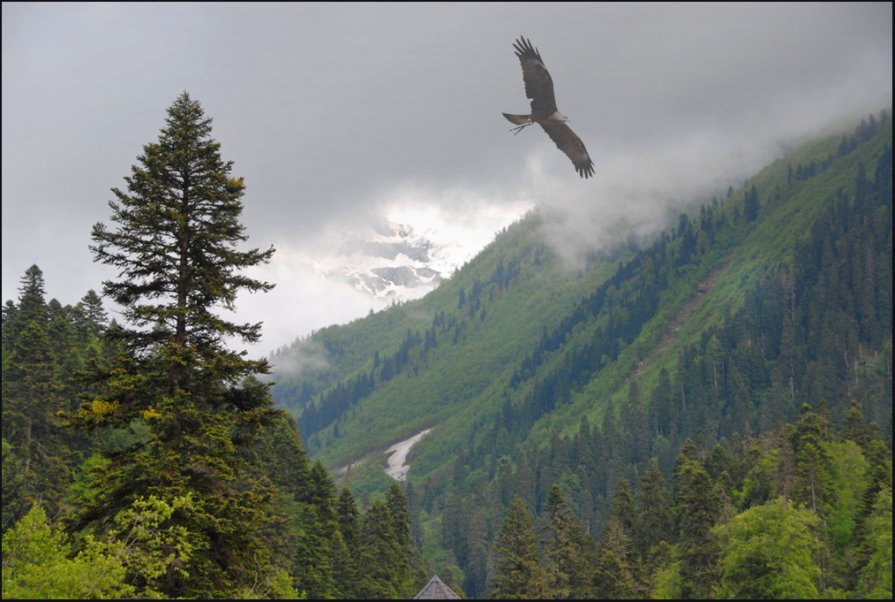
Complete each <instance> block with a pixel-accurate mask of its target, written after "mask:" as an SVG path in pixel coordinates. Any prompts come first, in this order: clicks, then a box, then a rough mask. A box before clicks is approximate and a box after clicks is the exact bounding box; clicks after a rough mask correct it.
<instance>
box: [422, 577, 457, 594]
mask: <svg viewBox="0 0 895 602" xmlns="http://www.w3.org/2000/svg"><path fill="white" fill-rule="evenodd" d="M413 599H414V600H459V599H460V596H458V595H457V594H455V593H454V590H452V589H451V588H449V587H448V586H447V585H445V584H444V581H442V580H441V579H439V578H438V575H435V576H434V577H432V578H431V579H430V580H429V583H427V584H426V587H424V588H423V589H421V590H420V593H418V594H417V595H415V596H414V597H413Z"/></svg>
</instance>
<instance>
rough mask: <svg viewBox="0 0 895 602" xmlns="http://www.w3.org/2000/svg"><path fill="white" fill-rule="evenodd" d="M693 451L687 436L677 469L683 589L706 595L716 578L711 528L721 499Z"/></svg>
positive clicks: (686, 593)
mask: <svg viewBox="0 0 895 602" xmlns="http://www.w3.org/2000/svg"><path fill="white" fill-rule="evenodd" d="M687 443H690V445H687ZM694 451H695V446H693V445H692V442H690V440H689V439H688V440H687V441H686V442H685V444H684V447H683V449H682V451H681V454H680V455H679V456H678V460H677V462H676V463H675V469H674V518H675V524H676V527H677V546H678V557H679V559H680V560H681V569H680V574H681V592H680V593H681V596H682V597H684V598H706V597H709V596H710V594H711V591H712V587H713V586H714V583H715V579H716V572H717V568H716V555H717V544H716V542H715V539H714V536H713V535H712V532H711V529H712V527H713V526H714V524H715V521H716V520H717V518H718V515H719V512H720V504H721V502H720V500H719V498H718V494H717V493H716V491H715V485H714V483H713V482H712V480H711V477H709V474H708V472H706V470H705V468H703V466H702V464H701V463H700V462H699V461H698V460H696V459H695V458H694V456H692V455H690V454H692V453H693V452H694Z"/></svg>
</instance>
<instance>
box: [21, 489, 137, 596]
mask: <svg viewBox="0 0 895 602" xmlns="http://www.w3.org/2000/svg"><path fill="white" fill-rule="evenodd" d="M115 547H116V546H114V545H105V544H100V543H99V542H97V541H95V540H93V539H92V538H91V537H88V538H87V540H86V542H85V545H84V548H83V550H82V551H81V552H79V553H78V554H77V555H76V556H75V557H74V558H69V556H70V555H71V546H70V545H69V544H68V542H67V541H66V539H65V534H64V533H63V532H62V531H60V530H58V529H56V528H55V527H53V525H51V524H50V522H49V521H48V520H47V514H46V512H45V511H44V509H43V508H42V507H40V506H39V505H38V504H35V505H34V506H32V507H31V510H30V511H29V512H28V513H27V514H26V515H25V516H24V517H23V518H22V520H20V521H19V522H18V523H16V525H15V526H14V527H13V528H11V529H10V530H9V531H7V532H6V533H4V535H3V597H4V598H41V599H59V598H65V599H76V600H77V599H82V600H83V599H96V598H124V597H129V596H131V595H132V594H133V593H134V588H133V587H131V586H130V585H127V584H126V583H125V582H124V576H125V567H124V566H123V565H122V556H121V555H120V554H118V551H119V550H116V549H115Z"/></svg>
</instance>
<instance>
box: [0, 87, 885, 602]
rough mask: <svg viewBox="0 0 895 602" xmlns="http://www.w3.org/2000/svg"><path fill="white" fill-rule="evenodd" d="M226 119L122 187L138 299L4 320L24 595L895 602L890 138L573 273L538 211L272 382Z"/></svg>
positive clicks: (30, 273)
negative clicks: (235, 318) (399, 455)
mask: <svg viewBox="0 0 895 602" xmlns="http://www.w3.org/2000/svg"><path fill="white" fill-rule="evenodd" d="M211 124H212V121H211V119H210V118H208V117H207V116H205V114H204V111H203V109H202V107H201V105H200V103H199V102H198V101H196V100H195V99H193V98H191V97H190V95H189V94H188V93H186V92H184V93H183V94H181V95H180V96H178V98H177V99H176V100H175V101H174V102H173V104H172V105H171V106H170V107H169V108H168V111H167V115H166V116H165V121H164V127H163V128H162V129H161V131H160V134H159V137H158V140H156V141H153V142H150V143H148V144H146V145H145V146H144V147H143V149H142V150H143V152H142V154H140V155H139V156H138V157H137V160H136V163H135V164H134V166H133V167H132V169H131V171H130V173H129V174H128V175H127V176H125V177H124V185H123V186H122V187H121V188H113V189H112V193H113V200H112V201H110V203H109V208H110V212H109V214H108V215H103V216H97V220H99V221H97V223H96V225H95V226H94V227H93V230H92V231H91V232H90V233H89V243H87V242H86V241H85V244H89V247H90V250H91V251H92V253H93V256H94V259H95V260H96V261H97V262H101V263H104V264H107V265H109V266H112V267H114V268H115V269H116V271H117V274H118V276H117V278H116V279H112V280H108V281H105V282H103V283H97V288H96V289H93V290H88V291H86V293H85V294H84V295H83V297H82V298H81V299H80V300H78V301H75V300H69V302H72V301H73V302H74V303H73V304H71V303H70V304H65V305H63V303H61V302H60V301H57V300H56V299H49V300H47V298H46V297H47V295H46V283H45V282H44V276H43V272H42V271H41V269H40V267H38V266H37V265H32V266H30V267H27V269H25V270H24V273H23V276H22V277H21V280H20V287H19V295H18V298H17V299H15V300H8V301H6V302H5V305H4V307H3V310H2V436H3V440H2V446H3V456H2V461H3V470H2V496H3V499H2V532H3V537H2V556H3V559H2V595H3V597H4V598H203V599H212V598H229V599H233V598H280V599H395V598H412V597H413V596H414V595H415V594H416V593H417V592H419V591H420V589H421V588H422V587H423V586H425V585H426V583H427V582H428V581H429V579H430V578H431V577H432V576H433V575H434V574H437V575H438V576H439V577H440V578H441V579H442V580H443V581H444V582H445V583H446V584H448V585H449V586H450V587H451V588H452V589H453V590H454V591H455V592H456V593H457V594H459V595H461V596H462V597H466V598H558V599H573V598H579V599H580V598H700V599H706V598H737V599H739V598H756V599H776V598H861V599H864V598H891V597H892V577H891V575H892V436H891V432H892V248H893V245H892V120H891V116H890V115H889V113H888V112H887V111H883V112H881V113H879V114H877V115H869V116H867V117H866V118H864V119H863V120H861V121H860V123H859V124H852V125H851V126H850V127H849V128H848V129H847V130H846V131H844V132H839V133H837V134H835V135H832V136H826V137H821V138H818V139H816V140H813V141H810V142H807V143H805V144H804V145H801V146H799V147H797V148H795V149H792V150H790V151H789V152H788V153H787V154H786V155H785V156H784V157H782V158H780V159H778V160H777V161H775V162H774V163H772V164H771V165H769V166H767V167H766V168H765V169H764V170H762V171H761V172H760V173H758V174H755V175H754V176H753V177H750V178H749V179H747V180H746V181H744V182H742V184H741V185H738V186H736V187H734V186H731V187H729V188H728V189H727V190H726V191H721V192H719V193H717V194H716V195H715V196H712V197H709V198H707V199H694V200H693V203H692V210H691V211H689V212H687V213H680V214H679V215H677V216H675V218H674V219H673V220H671V222H670V223H669V224H668V226H667V227H666V228H665V229H664V230H663V231H661V232H658V233H656V234H654V235H652V236H651V237H648V238H634V237H630V236H629V237H624V238H622V239H620V240H619V241H618V242H617V244H615V245H612V246H610V247H607V248H604V250H601V251H593V252H591V253H590V254H589V255H588V256H587V259H586V261H583V262H582V263H581V265H577V266H572V267H569V266H568V265H565V264H564V263H563V260H562V259H561V258H560V257H559V256H558V255H557V254H556V253H554V251H553V250H552V249H551V248H550V246H549V245H547V244H546V243H545V242H544V236H543V229H544V228H545V227H546V226H548V225H549V224H550V222H551V220H552V219H553V216H551V215H550V213H549V212H546V211H543V212H542V211H533V212H531V213H529V214H527V215H526V216H524V217H523V218H521V219H520V220H519V221H518V222H517V223H515V224H513V225H512V226H510V227H508V228H506V229H505V230H504V231H502V232H500V233H499V234H498V235H497V236H496V237H495V239H494V241H493V242H492V243H491V244H490V245H489V246H488V247H486V248H485V249H484V250H483V251H482V252H481V253H480V254H479V255H478V256H476V257H475V258H473V259H472V260H470V261H469V262H468V263H467V264H465V265H464V266H463V267H462V268H460V269H459V270H458V271H457V272H456V273H455V274H454V275H453V276H452V277H451V278H450V279H449V280H446V281H445V282H444V283H442V284H441V285H440V286H439V287H438V288H437V289H435V290H434V291H432V292H431V293H429V294H428V295H427V296H426V297H424V298H422V299H419V300H417V301H411V302H407V303H402V304H397V305H393V306H392V307H390V308H388V309H386V310H383V311H380V312H377V313H371V315H369V316H367V317H366V318H363V319H359V320H356V321H354V322H351V323H350V324H346V325H340V326H329V327H326V328H322V329H320V330H319V331H317V332H315V333H313V334H312V335H310V336H309V337H307V338H304V339H301V340H297V341H295V342H294V343H293V344H292V345H289V346H286V347H284V348H282V349H280V350H278V351H277V352H275V353H273V354H272V355H271V356H270V358H267V359H252V358H249V357H247V356H246V355H245V354H241V353H237V352H234V351H232V350H231V349H229V348H228V346H227V344H226V341H227V340H228V339H232V338H236V339H239V340H242V341H246V342H252V341H256V340H257V339H258V337H259V336H260V333H261V328H262V324H251V323H238V322H232V321H229V320H228V319H227V318H225V317H223V316H228V315H232V314H230V313H226V312H222V311H220V310H222V309H224V310H226V309H232V308H233V306H234V304H235V302H236V298H237V295H238V293H239V292H241V291H250V292H257V293H259V294H263V293H264V292H265V291H267V290H269V289H270V288H271V287H273V286H275V285H276V283H269V282H264V281H260V280H256V279H253V278H251V277H249V276H247V275H246V273H245V272H246V270H248V269H249V268H251V267H253V266H257V265H260V264H264V263H267V262H269V261H271V259H272V257H274V256H275V252H276V250H275V249H274V248H272V247H270V248H267V249H263V248H253V247H252V246H251V245H249V244H248V241H249V233H246V232H245V230H244V227H243V225H242V223H241V222H240V216H241V213H242V210H243V201H242V197H243V195H244V192H245V182H244V181H243V180H242V178H239V177H236V176H234V175H231V172H232V171H233V168H234V165H233V162H232V161H227V160H225V159H224V158H223V157H222V155H221V148H220V144H219V143H218V142H216V141H215V140H214V138H213V136H212V128H211ZM597 177H599V174H598V175H597ZM86 238H88V233H85V239H86ZM23 267H24V266H23ZM104 301H105V303H106V304H105V305H104ZM109 302H111V303H113V304H114V307H115V308H116V310H115V315H116V316H118V317H117V318H115V319H110V318H109V313H110V312H109V310H110V307H111V305H110V304H109ZM310 356H314V357H317V358H319V359H320V361H318V362H304V364H305V367H304V369H302V370H297V369H292V366H291V363H293V362H296V361H297V358H298V359H301V358H305V359H306V358H308V357H310ZM425 429H431V431H430V432H429V433H428V435H427V436H426V437H424V438H423V439H422V440H421V441H420V442H419V443H417V444H416V445H415V446H414V447H413V448H412V449H411V451H410V455H409V457H408V463H409V464H410V466H411V469H410V472H409V473H408V476H407V479H406V480H405V481H396V480H392V479H391V478H389V477H388V476H387V475H386V473H385V472H384V471H383V468H384V467H385V463H386V453H385V452H386V450H387V449H389V448H390V446H392V445H393V444H395V443H396V442H398V441H402V440H405V439H407V438H408V437H410V436H412V435H414V434H417V433H419V432H421V431H423V430H425Z"/></svg>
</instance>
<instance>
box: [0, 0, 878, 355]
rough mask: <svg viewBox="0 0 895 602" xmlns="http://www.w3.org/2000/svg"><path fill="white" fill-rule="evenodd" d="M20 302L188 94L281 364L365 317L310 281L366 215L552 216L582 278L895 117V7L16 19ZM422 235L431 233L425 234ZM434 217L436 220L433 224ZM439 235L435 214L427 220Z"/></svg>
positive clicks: (77, 13)
mask: <svg viewBox="0 0 895 602" xmlns="http://www.w3.org/2000/svg"><path fill="white" fill-rule="evenodd" d="M2 11H3V14H2V60H3V69H2V79H3V124H2V126H3V127H2V144H3V154H2V162H3V169H2V191H3V199H2V200H3V205H2V207H3V214H2V228H3V231H2V235H3V237H2V248H3V254H2V260H3V283H2V295H3V300H4V301H5V300H7V299H13V300H16V299H17V298H18V287H19V280H20V278H21V277H22V275H23V274H24V272H25V270H26V269H27V268H28V267H29V266H30V265H32V264H37V265H38V266H40V268H41V269H42V270H43V272H44V276H45V279H46V288H47V295H48V298H51V297H55V298H57V299H58V300H59V301H60V302H62V303H63V304H66V303H72V304H73V303H76V302H77V301H78V300H79V299H80V298H81V297H82V296H83V295H84V294H85V293H86V292H87V290H88V289H91V288H92V289H95V290H97V292H100V291H101V288H102V285H101V282H102V280H103V279H107V278H109V277H111V276H113V275H114V274H113V273H112V272H111V271H110V269H109V268H107V267H105V266H102V265H99V264H95V263H93V261H92V256H91V254H90V252H89V250H88V245H89V244H90V242H91V241H90V229H91V226H92V225H93V224H94V223H96V222H98V221H103V222H106V223H107V224H110V223H111V222H110V220H109V217H110V215H111V212H110V209H109V207H108V205H107V202H108V201H109V200H110V199H111V198H112V194H111V192H110V189H111V188H113V187H122V188H123V187H124V185H125V184H124V180H123V178H124V176H126V175H128V174H129V171H130V167H131V165H132V164H134V163H135V162H136V157H137V156H138V155H139V154H141V152H142V147H143V145H144V144H147V143H150V142H155V141H156V140H157V137H158V132H159V129H160V128H162V127H163V126H164V118H165V116H166V113H165V110H166V109H167V108H168V107H169V106H170V105H171V103H172V102H173V101H174V99H175V98H176V97H177V96H178V94H180V93H181V92H182V91H184V90H186V91H188V92H189V93H190V95H191V96H192V97H193V98H194V99H196V100H198V101H199V102H200V103H201V104H202V106H203V107H204V109H205V112H206V115H207V116H208V117H211V118H212V119H213V131H212V135H213V137H214V138H215V139H216V140H217V141H218V142H220V143H221V154H222V157H223V158H224V159H225V160H232V161H234V169H233V175H237V176H243V177H244V178H245V181H246V185H247V193H246V195H245V197H244V199H243V201H244V204H245V211H244V214H243V223H244V224H245V226H246V233H247V234H248V235H249V237H250V243H251V244H252V245H253V246H258V247H261V248H266V247H267V246H269V245H271V244H273V245H274V246H276V247H277V249H278V251H277V253H276V254H275V256H274V260H273V262H272V264H271V265H269V266H266V267H265V268H264V269H263V270H261V271H259V272H258V274H259V275H261V276H264V277H265V278H267V279H269V280H272V281H274V282H275V283H276V284H277V288H276V289H274V291H273V292H271V293H268V294H267V295H263V296H255V297H260V298H255V297H253V298H250V299H245V300H244V301H243V302H242V303H241V310H240V315H239V317H240V318H244V319H246V320H252V321H257V320H263V321H264V323H265V328H264V341H263V344H262V345H261V346H259V347H258V350H259V351H260V352H262V353H266V352H268V351H270V350H271V349H273V348H275V347H278V346H280V345H283V344H285V343H288V342H290V341H292V340H293V339H295V338H296V337H298V336H304V335H307V334H308V333H309V332H310V331H311V330H313V329H318V328H320V327H323V326H325V325H327V324H330V323H334V322H343V321H345V320H348V319H350V318H353V317H357V316H360V315H364V314H365V313H366V312H367V310H368V309H369V308H370V307H371V306H373V304H371V301H370V299H366V298H364V297H362V296H360V295H356V294H354V293H352V292H351V291H350V290H349V289H347V288H346V287H345V286H344V285H343V284H339V283H334V282H329V281H326V280H323V279H321V278H320V277H319V276H317V275H315V274H314V273H313V270H312V269H311V267H310V266H312V265H313V261H314V256H315V254H325V253H327V252H329V250H330V247H331V246H332V244H333V242H332V240H331V239H332V237H333V236H334V234H333V233H336V232H338V231H339V229H340V228H341V227H342V226H343V225H344V224H347V223H355V222H357V220H359V219H363V218H364V216H369V215H384V216H386V217H389V218H395V219H400V218H401V216H404V217H405V218H407V219H418V220H423V221H425V220H429V223H426V224H423V223H420V224H415V225H417V226H420V227H422V226H425V227H430V228H431V227H433V226H437V225H438V224H439V223H441V224H443V225H444V227H445V228H446V229H452V230H453V231H456V230H457V228H460V229H461V230H462V229H463V228H466V229H467V230H468V232H469V236H468V241H469V242H468V245H469V252H470V253H474V252H475V251H476V250H478V248H480V247H481V246H482V245H483V244H486V243H487V242H488V241H489V240H490V237H491V234H492V233H493V230H495V229H498V228H500V227H502V226H504V225H506V224H507V223H509V222H511V221H513V220H514V219H516V218H517V217H518V216H519V214H520V213H521V212H522V211H524V210H525V209H526V208H527V207H532V206H540V207H545V208H548V209H551V210H553V211H555V213H556V215H557V216H558V217H557V220H556V225H555V226H554V228H553V230H552V231H551V232H548V236H549V237H550V239H551V242H552V243H553V244H555V245H556V247H557V249H558V250H560V251H561V252H562V253H564V254H565V255H567V256H569V257H570V259H574V256H575V255H576V254H577V253H579V252H580V249H581V248H583V246H585V245H597V246H599V244H601V242H600V241H601V240H604V239H605V240H608V239H609V238H611V236H612V235H613V234H617V233H618V232H620V231H623V230H627V229H630V228H634V229H636V230H639V231H648V230H649V229H651V228H654V227H656V226H657V225H659V224H661V222H662V220H664V219H665V218H666V217H667V216H668V214H669V212H671V211H673V210H674V209H676V208H679V207H685V206H686V204H687V202H688V200H692V199H693V198H694V196H695V195H698V194H702V193H704V192H705V191H706V190H711V189H712V188H713V187H722V188H726V186H727V185H728V184H729V183H733V184H736V183H737V182H740V183H741V182H742V178H743V177H745V176H748V175H750V174H751V173H753V172H754V171H755V170H756V169H758V168H759V167H761V166H762V165H764V164H765V163H767V162H769V161H770V160H772V159H773V158H775V157H776V156H778V155H779V154H780V153H781V152H782V150H783V149H784V148H785V146H786V145H787V144H792V143H795V142H798V141H800V140H802V139H804V138H805V137H806V136H810V135H812V134H815V133H817V132H818V131H820V130H821V129H823V128H829V127H832V126H835V125H836V124H839V123H842V122H843V120H849V119H853V118H856V117H857V118H859V117H860V116H862V115H866V114H867V113H869V112H876V111H878V110H880V109H882V108H886V107H888V106H890V104H891V96H892V5H891V3H876V4H864V3H848V4H827V3H823V4H814V3H797V4H785V3H773V4H730V3H719V4H705V5H701V4H682V5H677V4H674V3H662V4H639V3H637V4H627V3H625V4H618V5H613V4H606V3H600V4H580V3H573V4H562V3H544V2H541V3H525V4H511V3H496V4H453V3H451V4H419V5H415V4H404V3H401V4H375V3H364V4H320V5H316V4H295V5H292V4H279V3H276V4H265V3H261V2H253V3H250V4H232V3H228V4H214V3H201V4H114V3H101V4H39V3H14V2H4V3H3V6H2ZM520 34H523V35H525V36H526V37H528V38H530V39H531V41H532V43H533V44H534V45H535V46H536V47H537V48H538V49H539V51H540V53H541V57H542V58H543V59H544V62H545V63H546V65H547V67H548V68H549V70H550V73H551V75H552V77H553V81H554V86H555V92H556V99H557V104H558V106H559V108H560V110H561V111H562V112H563V113H564V114H565V115H567V116H568V117H570V118H571V122H570V125H571V127H572V128H573V129H574V130H575V132H576V133H577V134H578V135H579V136H580V137H581V138H582V140H583V141H584V143H585V145H586V146H587V148H588V151H589V152H590V155H591V157H592V158H593V159H594V162H595V164H596V175H595V177H594V178H591V179H589V180H582V179H581V178H579V177H578V175H577V174H576V173H575V171H574V169H573V167H572V164H571V162H570V161H569V160H568V158H566V157H565V155H563V154H562V153H560V152H559V151H558V150H557V149H556V147H555V146H554V145H553V143H552V142H551V141H550V139H549V138H548V137H547V136H546V135H545V134H544V132H542V131H540V130H538V129H536V128H530V129H527V130H525V131H523V132H521V133H520V134H519V135H518V136H514V135H512V134H511V133H509V131H508V130H509V127H510V124H509V123H508V122H507V121H505V120H504V118H503V117H502V116H501V112H511V113H524V112H527V111H526V109H527V108H528V101H527V100H526V99H525V95H524V91H523V87H522V77H521V70H520V68H519V62H518V60H517V59H516V57H515V56H514V54H513V48H512V44H513V41H514V40H515V38H516V37H518V36H519V35H520ZM407 216H410V217H407ZM414 216H415V217H414ZM432 220H435V222H434V223H432Z"/></svg>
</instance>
